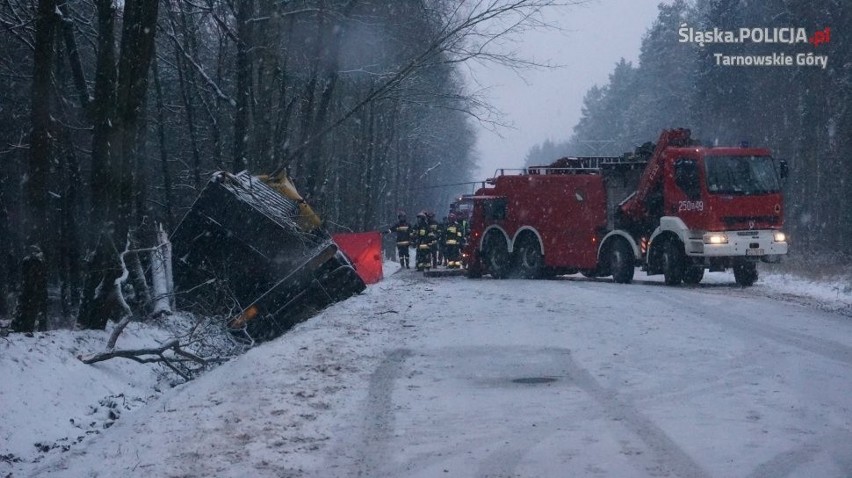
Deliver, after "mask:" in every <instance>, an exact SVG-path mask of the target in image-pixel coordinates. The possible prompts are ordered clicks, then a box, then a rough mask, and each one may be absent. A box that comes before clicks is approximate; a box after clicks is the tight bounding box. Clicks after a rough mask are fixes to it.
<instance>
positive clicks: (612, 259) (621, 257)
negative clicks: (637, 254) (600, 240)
mask: <svg viewBox="0 0 852 478" xmlns="http://www.w3.org/2000/svg"><path fill="white" fill-rule="evenodd" d="M633 260H634V257H633V251H632V250H631V249H630V244H628V243H627V242H626V241H623V240H621V239H616V241H615V242H614V243H613V244H612V247H611V248H610V250H609V270H610V271H611V272H612V280H614V281H615V282H617V283H619V284H629V283H630V282H631V281H632V280H633V273H634V272H635V270H636V269H635V267H634V265H633Z"/></svg>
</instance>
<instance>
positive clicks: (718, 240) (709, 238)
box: [704, 232, 728, 244]
mask: <svg viewBox="0 0 852 478" xmlns="http://www.w3.org/2000/svg"><path fill="white" fill-rule="evenodd" d="M727 243H728V236H727V235H725V234H724V233H721V232H707V233H705V234H704V244H727Z"/></svg>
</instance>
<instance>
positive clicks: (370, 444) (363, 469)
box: [356, 349, 411, 477]
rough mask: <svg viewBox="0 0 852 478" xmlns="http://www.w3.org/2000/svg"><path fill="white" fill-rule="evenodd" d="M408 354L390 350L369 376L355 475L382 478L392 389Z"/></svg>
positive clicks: (391, 417) (391, 414)
mask: <svg viewBox="0 0 852 478" xmlns="http://www.w3.org/2000/svg"><path fill="white" fill-rule="evenodd" d="M410 355H411V351H410V350H408V349H394V350H391V351H390V352H389V353H388V354H387V355H386V356H385V358H384V360H382V362H381V363H380V364H379V366H378V367H376V370H375V371H373V373H372V374H371V375H370V387H369V390H368V392H367V403H366V410H365V413H364V420H365V424H364V430H365V431H364V436H363V439H362V440H361V441H360V442H359V446H360V448H359V449H358V452H357V455H356V460H357V461H356V463H357V465H358V474H357V476H364V477H374V476H384V475H383V473H382V472H381V469H382V467H384V466H387V464H388V460H387V446H388V443H389V442H390V439H391V438H392V435H393V429H394V410H393V387H394V383H395V382H396V380H397V379H398V378H399V376H400V374H401V373H402V365H403V363H404V362H405V360H406V359H407V358H408V357H409V356H410Z"/></svg>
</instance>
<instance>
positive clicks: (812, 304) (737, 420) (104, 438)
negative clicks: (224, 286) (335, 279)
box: [0, 265, 852, 477]
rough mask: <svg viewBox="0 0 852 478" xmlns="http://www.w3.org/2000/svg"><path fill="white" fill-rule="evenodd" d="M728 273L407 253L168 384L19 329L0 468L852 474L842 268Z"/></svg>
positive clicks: (102, 472) (185, 472)
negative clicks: (467, 270) (483, 268)
mask: <svg viewBox="0 0 852 478" xmlns="http://www.w3.org/2000/svg"><path fill="white" fill-rule="evenodd" d="M389 267H392V265H389ZM388 272H393V271H391V270H389V271H388ZM732 280H733V279H732V277H731V275H730V274H709V275H708V277H707V278H706V280H705V282H704V283H702V285H700V286H698V287H694V288H690V287H679V288H669V287H664V286H661V285H659V281H658V280H657V279H656V278H645V277H637V281H636V282H637V283H636V284H632V285H627V286H625V285H617V284H612V283H611V282H610V281H607V280H595V281H592V280H587V279H584V278H580V277H579V276H578V277H566V278H560V279H558V280H553V281H520V280H506V281H495V280H490V279H487V278H486V279H482V280H476V281H474V280H468V279H464V278H460V277H452V278H423V277H422V276H421V275H420V274H416V273H414V272H411V271H399V272H398V273H396V274H388V275H386V280H385V281H383V282H381V283H379V284H377V285H374V286H371V287H369V288H368V290H367V291H366V292H365V293H364V294H362V295H361V296H358V297H355V298H353V299H350V300H348V301H346V302H344V303H341V304H337V305H335V306H333V307H331V308H329V309H327V310H326V311H324V312H323V313H321V314H320V315H318V316H317V317H314V318H312V319H310V320H309V321H307V322H305V323H303V324H300V325H299V326H297V327H296V328H295V329H294V330H292V331H291V332H290V333H288V334H286V335H285V336H283V337H281V338H279V339H277V340H275V341H272V342H270V343H266V344H263V345H261V346H258V347H256V348H254V349H252V350H250V351H249V352H248V353H246V354H245V355H242V356H240V357H239V358H238V359H236V360H233V361H231V362H229V363H226V364H224V365H222V366H220V367H218V368H216V369H215V370H213V371H212V372H210V373H208V374H206V375H204V376H202V377H200V378H199V379H197V380H195V381H193V382H190V383H188V384H184V385H179V386H177V387H175V388H170V387H169V386H168V383H167V380H168V377H167V376H166V375H165V374H163V373H162V371H160V370H159V369H158V368H156V367H155V366H150V365H140V364H136V363H134V362H130V361H127V360H122V359H115V360H110V361H107V362H102V363H99V364H95V365H84V364H82V363H81V362H79V361H78V360H77V359H76V358H75V357H76V355H79V354H81V353H86V352H92V351H98V350H100V349H101V348H103V346H104V344H105V343H106V340H107V333H106V332H91V331H87V332H69V331H55V332H50V333H42V334H35V336H34V337H25V336H20V335H11V336H8V337H6V338H0V384H2V389H0V403H2V405H3V408H4V413H3V418H2V419H0V476H3V477H7V476H12V477H21V476H68V477H84V476H104V477H112V476H139V477H143V476H144V477H149V476H157V477H159V476H164V477H165V476H175V477H178V476H180V477H207V476H217V477H218V476H223V477H228V476H232V477H242V476H269V477H281V476H294V477H296V476H311V477H326V476H365V477H373V476H376V477H396V476H422V477H432V476H477V477H486V476H492V477H498V476H505V477H509V476H522V477H527V476H618V477H622V476H724V477H728V476H850V475H852V448H850V447H849V445H848V444H849V443H850V442H852V287H850V285H849V284H816V283H812V282H806V281H802V280H799V279H796V278H795V277H791V276H781V275H774V276H766V275H764V277H762V278H761V281H760V282H759V283H758V284H757V285H756V286H755V287H752V288H748V289H740V288H736V287H733V286H731V285H730V283H731V282H732ZM167 335H168V334H167V332H166V331H164V330H163V329H161V328H158V327H154V326H150V327H149V326H142V325H138V324H137V325H134V326H133V327H131V328H130V329H129V330H128V331H127V332H125V334H124V335H123V336H122V339H121V340H120V341H119V346H120V347H122V348H132V347H137V346H150V345H152V343H154V342H157V341H162V340H164V339H165V338H166V337H167Z"/></svg>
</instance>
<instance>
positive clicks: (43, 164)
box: [13, 0, 57, 332]
mask: <svg viewBox="0 0 852 478" xmlns="http://www.w3.org/2000/svg"><path fill="white" fill-rule="evenodd" d="M55 12H56V1H55V0H39V3H38V12H37V17H36V33H35V35H36V39H35V51H34V58H33V86H32V96H31V105H32V110H31V115H32V116H31V118H32V133H31V137H30V138H31V139H30V156H29V164H28V171H27V181H26V183H25V185H24V188H25V191H26V206H27V207H26V211H25V215H24V218H25V221H26V222H25V224H24V234H25V238H26V239H25V240H26V243H27V244H28V249H29V255H28V256H27V257H26V258H25V259H24V262H23V264H22V269H23V274H22V277H21V295H20V297H19V300H18V302H19V303H18V311H17V314H16V315H17V316H16V317H15V323H16V325H15V326H14V327H13V329H14V330H16V331H18V332H30V331H32V328H33V327H34V326H35V323H36V321H38V323H39V327H42V328H43V327H46V324H47V322H46V320H45V317H47V270H46V266H45V260H44V255H43V254H42V252H41V251H42V249H43V248H44V247H46V246H50V245H52V244H50V243H48V241H49V233H48V231H49V230H51V229H48V228H47V214H48V208H47V179H48V174H49V171H50V159H51V158H50V156H51V141H50V98H51V95H50V92H51V82H50V80H51V75H50V73H51V68H52V67H53V53H54V38H55V31H56V24H57V17H56V13H55ZM46 234H47V235H48V237H47V238H46V237H45V235H46Z"/></svg>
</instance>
